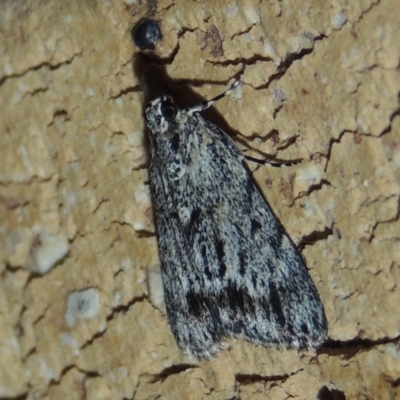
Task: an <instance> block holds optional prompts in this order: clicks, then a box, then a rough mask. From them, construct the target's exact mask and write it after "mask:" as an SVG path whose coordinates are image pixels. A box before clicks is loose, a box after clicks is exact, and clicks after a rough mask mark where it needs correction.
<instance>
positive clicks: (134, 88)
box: [108, 85, 142, 100]
mask: <svg viewBox="0 0 400 400" xmlns="http://www.w3.org/2000/svg"><path fill="white" fill-rule="evenodd" d="M141 92H142V90H141V89H140V86H139V85H137V86H129V87H127V88H125V89H122V90H121V91H120V92H118V93H117V94H115V95H113V96H110V97H109V98H108V99H109V100H115V99H118V98H120V97H122V96H125V95H127V94H129V93H141Z"/></svg>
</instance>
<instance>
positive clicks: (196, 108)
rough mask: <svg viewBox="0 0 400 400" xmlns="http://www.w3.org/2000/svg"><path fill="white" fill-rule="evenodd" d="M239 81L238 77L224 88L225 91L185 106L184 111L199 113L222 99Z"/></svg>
mask: <svg viewBox="0 0 400 400" xmlns="http://www.w3.org/2000/svg"><path fill="white" fill-rule="evenodd" d="M240 82H241V79H240V77H239V78H237V79H236V80H235V81H234V82H233V83H232V85H231V86H230V87H229V88H228V89H227V90H225V92H223V93H221V94H219V95H218V96H216V97H214V98H213V99H211V100H207V101H203V102H201V103H199V104H196V105H195V106H193V107H190V108H187V109H186V110H185V111H186V113H187V114H188V115H193V114H195V113H200V112H202V111H204V110H207V108H209V107H211V106H212V105H213V104H214V103H216V102H217V101H218V100H221V99H223V98H224V97H225V96H227V95H229V94H230V93H231V92H232V91H233V90H235V89H236V88H237V87H238V86H239V84H240Z"/></svg>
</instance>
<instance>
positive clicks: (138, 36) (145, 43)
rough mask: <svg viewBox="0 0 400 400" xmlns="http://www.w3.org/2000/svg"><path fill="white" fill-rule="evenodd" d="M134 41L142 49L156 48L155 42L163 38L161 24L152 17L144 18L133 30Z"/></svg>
mask: <svg viewBox="0 0 400 400" xmlns="http://www.w3.org/2000/svg"><path fill="white" fill-rule="evenodd" d="M131 35H132V40H133V43H135V45H136V46H137V47H139V49H140V50H154V49H155V44H156V43H157V42H158V41H159V40H160V39H162V33H161V29H160V25H159V23H158V22H157V21H154V20H152V19H143V20H141V21H140V22H139V23H138V24H137V25H136V26H134V27H133V28H132V31H131Z"/></svg>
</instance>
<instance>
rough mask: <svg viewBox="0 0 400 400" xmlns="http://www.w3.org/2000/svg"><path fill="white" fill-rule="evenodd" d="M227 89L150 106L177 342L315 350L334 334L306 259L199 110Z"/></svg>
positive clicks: (201, 352)
mask: <svg viewBox="0 0 400 400" xmlns="http://www.w3.org/2000/svg"><path fill="white" fill-rule="evenodd" d="M237 85H238V82H236V83H234V84H233V85H232V87H231V89H232V88H234V87H236V86H237ZM231 89H229V90H228V92H229V91H230V90H231ZM224 95H225V94H222V95H219V96H217V97H216V98H214V99H212V100H210V101H206V102H204V103H200V104H198V105H195V106H193V107H190V108H185V109H180V108H178V107H177V106H176V105H175V103H174V101H173V99H172V97H171V96H167V95H163V96H161V97H159V98H157V99H155V100H153V101H151V102H149V103H148V105H147V107H146V120H147V126H148V128H149V137H150V150H151V164H150V188H151V192H152V196H153V203H154V210H155V217H156V224H157V232H158V248H159V254H160V260H161V271H162V276H163V284H164V292H165V305H166V309H167V313H168V318H169V323H170V325H171V329H172V332H173V334H174V336H175V339H176V341H177V343H178V346H179V348H180V349H181V350H182V351H183V352H184V353H185V354H189V355H192V356H194V357H196V358H198V359H210V358H212V357H214V356H215V355H216V354H217V352H218V350H219V349H221V343H222V341H223V340H224V338H229V337H234V338H244V339H246V340H248V341H250V342H252V343H257V344H261V345H263V346H276V347H280V348H295V349H303V348H310V349H315V348H317V347H318V346H320V345H321V344H322V343H323V342H324V340H325V339H326V333H327V321H326V317H325V312H324V307H323V305H322V302H321V300H320V298H319V295H318V292H317V289H316V287H315V285H314V283H313V281H312V280H311V278H310V276H309V274H308V271H307V268H306V266H305V264H304V261H303V259H302V257H301V256H300V254H299V252H298V251H297V250H296V248H295V246H294V245H293V243H292V242H291V241H290V239H289V238H288V237H287V236H286V234H285V232H284V231H283V229H282V228H281V226H280V225H279V223H278V222H277V220H276V219H275V217H274V214H273V213H272V212H271V209H270V208H269V206H268V204H267V203H266V202H265V200H264V198H263V196H262V195H261V193H260V192H259V190H258V188H257V186H256V185H255V184H254V182H253V180H252V178H251V175H250V174H249V173H248V171H247V169H246V168H245V166H244V162H245V158H244V156H243V154H242V153H241V152H240V151H239V149H238V148H237V147H236V145H235V143H234V142H233V140H232V139H231V138H230V137H229V136H228V134H226V133H225V132H224V131H222V130H221V129H219V128H218V127H217V126H215V125H214V124H212V123H211V122H209V121H207V120H206V119H204V118H203V117H202V116H201V115H200V113H201V112H202V111H204V110H205V109H207V108H208V107H210V106H211V105H212V104H213V103H214V102H215V101H216V100H218V99H220V98H222V97H224Z"/></svg>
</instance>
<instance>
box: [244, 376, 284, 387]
mask: <svg viewBox="0 0 400 400" xmlns="http://www.w3.org/2000/svg"><path fill="white" fill-rule="evenodd" d="M289 377H290V375H270V376H263V375H258V374H237V375H236V382H237V383H239V384H241V385H246V384H247V385H248V384H252V383H254V382H260V381H262V382H276V381H278V382H285V381H286V380H287V379H288V378H289Z"/></svg>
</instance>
